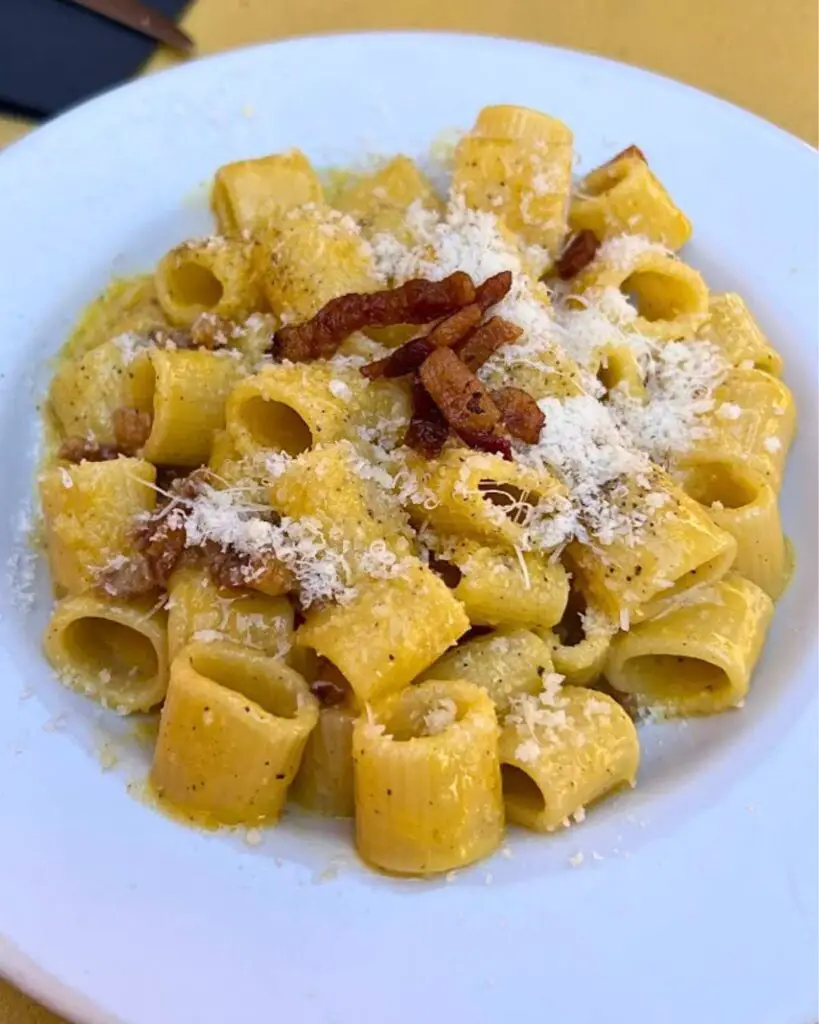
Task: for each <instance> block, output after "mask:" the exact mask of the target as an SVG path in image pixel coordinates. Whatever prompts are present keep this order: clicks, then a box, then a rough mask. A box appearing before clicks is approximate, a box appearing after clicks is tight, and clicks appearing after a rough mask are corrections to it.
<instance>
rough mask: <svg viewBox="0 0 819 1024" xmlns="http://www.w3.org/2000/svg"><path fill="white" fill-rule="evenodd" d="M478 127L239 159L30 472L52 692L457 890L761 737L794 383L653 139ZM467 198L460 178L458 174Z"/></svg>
mask: <svg viewBox="0 0 819 1024" xmlns="http://www.w3.org/2000/svg"><path fill="white" fill-rule="evenodd" d="M573 161H574V154H573V137H572V133H571V131H570V129H569V128H568V127H567V126H566V125H564V124H562V123H561V122H560V121H558V120H555V119H554V118H552V117H549V116H547V115H545V114H541V113H538V112H535V111H532V110H527V109H524V108H521V107H509V106H496V107H487V108H484V109H483V110H481V111H480V113H479V114H478V117H477V120H476V122H475V125H474V127H473V128H472V129H471V130H470V131H469V132H468V133H466V134H465V135H463V136H462V137H461V138H460V140H459V142H458V144H457V146H456V147H455V149H454V152H453V153H452V154H451V157H450V159H449V161H448V166H447V168H446V175H445V179H444V177H441V176H440V175H437V174H436V175H435V176H434V180H433V176H432V175H430V174H427V173H425V170H424V169H423V168H422V166H421V165H420V164H417V163H416V162H414V161H413V160H411V159H409V158H408V157H406V156H403V155H399V156H396V157H394V158H392V159H389V160H384V161H380V162H378V163H373V164H372V166H370V167H368V168H367V169H366V170H358V171H355V172H352V171H348V172H341V171H333V172H329V173H326V174H321V175H319V173H317V171H316V170H315V169H314V168H313V167H312V166H311V165H310V163H309V161H308V159H307V158H306V156H305V155H304V154H302V153H301V152H299V151H297V150H291V151H288V152H284V153H277V154H274V155H270V156H264V157H261V158H257V159H248V160H242V161H239V162H236V163H231V164H228V165H226V166H223V167H221V168H219V169H218V171H217V172H216V175H215V179H214V182H213V186H212V192H211V204H212V208H213V212H214V215H215V218H216V223H217V228H216V233H215V234H213V235H211V236H209V237H206V238H197V239H192V240H188V241H184V242H182V243H181V244H179V245H177V246H176V247H175V248H174V249H172V250H171V251H170V252H168V253H167V254H166V255H164V256H163V257H162V259H161V260H160V261H159V263H158V265H157V266H156V268H155V270H154V271H153V273H151V274H148V275H144V276H140V277H136V278H131V279H128V280H121V281H117V282H115V283H113V284H112V285H111V286H110V287H109V288H108V289H107V290H106V291H105V293H104V294H103V295H102V296H100V297H99V298H98V299H97V300H96V301H95V302H94V303H92V304H91V306H90V307H89V308H88V309H87V310H86V311H85V313H84V314H83V316H82V318H81V320H80V322H79V324H78V325H77V327H76V329H75V331H74V332H73V334H72V336H71V337H70V338H69V340H68V341H67V342H66V344H65V345H64V346H63V348H62V350H61V352H60V355H59V357H58V360H57V363H56V365H55V372H54V375H53V378H52V382H51V387H50V393H49V403H48V409H47V412H46V421H47V422H46V426H47V432H48V436H49V438H50V439H51V440H52V441H53V443H52V444H50V445H49V455H48V457H47V459H46V461H45V463H44V465H43V467H42V468H41V471H40V475H39V490H40V498H41V506H42V518H43V524H44V535H45V540H46V549H47V554H48V560H49V567H50V572H51V578H52V582H53V586H54V590H55V594H56V603H55V606H54V609H53V613H52V615H51V619H50V623H49V625H48V628H47V631H46V635H45V641H44V645H45V653H46V656H47V657H48V659H49V661H50V663H51V664H52V666H53V667H54V669H55V671H56V673H57V674H58V676H59V678H60V680H61V681H62V682H63V683H65V684H66V685H67V686H69V687H71V688H72V689H75V690H78V691H80V692H82V693H84V694H86V695H87V696H88V697H89V698H91V699H93V700H95V701H97V702H99V703H100V704H102V705H103V706H105V707H107V708H110V709H112V710H114V711H117V712H119V713H121V714H131V713H153V714H158V715H159V727H158V736H157V741H156V746H155V750H154V754H153V763H152V767H151V773H150V782H151V786H152V788H153V790H154V792H155V793H156V795H157V797H158V799H159V800H160V802H161V803H163V804H165V805H167V806H168V807H171V808H174V809H176V810H177V811H178V812H181V813H182V814H183V815H185V816H187V817H188V818H190V819H191V820H192V821H195V822H198V823H203V824H212V825H244V826H248V827H252V828H257V827H261V826H263V825H266V824H269V825H272V824H274V823H275V822H276V821H277V820H278V819H279V818H280V815H281V813H282V810H283V808H284V806H285V803H286V802H287V801H292V802H295V803H298V804H301V805H302V806H303V807H306V808H308V809H312V810H313V811H315V812H318V813H321V814H326V815H334V816H342V817H350V818H354V821H355V842H356V847H357V850H358V852H359V854H360V855H361V857H362V858H363V859H364V860H365V861H366V862H367V863H369V864H370V865H372V866H374V867H376V868H378V869H380V870H383V871H387V872H391V873H396V874H409V875H419V874H420V875H426V874H433V873H436V872H447V871H450V870H452V869H455V868H458V867H461V866H463V865H466V864H469V863H472V862H474V861H476V860H478V859H480V858H483V857H486V856H489V855H490V854H492V853H493V851H495V850H496V849H497V848H498V847H499V845H500V844H501V842H502V840H503V837H504V830H505V827H506V823H507V822H510V823H514V824H516V825H520V826H523V827H525V828H528V829H531V830H534V831H536V832H542V833H547V832H552V831H554V830H556V829H560V828H562V827H564V826H567V825H570V824H573V823H577V822H580V821H582V820H583V818H584V817H585V815H586V811H587V809H588V808H589V807H590V806H591V805H593V804H594V803H595V802H597V801H599V800H600V799H602V798H604V797H606V796H608V795H610V794H612V793H614V792H615V791H616V790H618V789H619V788H621V787H623V786H630V785H634V783H635V780H636V776H637V770H638V764H639V760H640V744H639V738H638V729H637V725H638V724H639V722H640V719H641V718H645V717H646V716H649V715H650V716H654V717H660V718H673V717H686V716H694V715H710V714H715V713H719V712H725V711H728V710H730V709H736V708H741V707H742V705H743V702H744V700H745V698H746V695H747V694H748V690H749V685H750V681H751V676H752V673H753V671H754V667H755V664H756V662H757V660H758V658H759V656H760V653H761V651H762V647H763V644H764V640H765V635H766V632H767V629H768V626H769V624H770V621H771V617H772V615H773V609H774V601H775V600H776V599H777V598H778V597H779V595H780V594H781V593H782V591H783V589H784V587H785V584H786V582H787V578H788V572H789V569H788V560H789V559H788V552H787V547H786V542H785V539H784V536H783V532H782V527H781V524H780V517H779V509H778V492H779V489H780V485H781V482H782V475H783V470H784V465H785V458H786V455H787V452H788V448H789V445H790V443H791V440H792V436H793V433H794V428H795V411H794V404H793V400H792V396H791V393H790V391H789V390H788V388H787V387H786V385H785V384H784V383H783V382H782V381H781V380H780V372H781V370H782V361H781V359H780V356H779V354H778V353H777V351H776V350H775V348H774V347H772V346H771V344H770V343H769V342H768V340H767V339H766V337H765V335H764V334H763V332H762V330H761V329H760V327H759V326H758V325H757V323H756V321H755V320H754V317H753V316H752V313H751V312H750V310H749V308H748V306H747V305H746V303H745V301H744V300H743V299H742V298H741V297H740V296H739V295H736V294H732V293H728V294H714V293H712V292H710V291H709V289H708V286H707V285H706V283H705V281H704V280H703V278H702V277H701V275H700V274H699V273H698V272H697V271H696V270H695V269H693V268H692V267H691V266H689V265H688V264H687V263H686V262H685V261H684V260H682V259H680V258H679V256H678V255H677V252H678V250H679V249H680V248H681V247H682V246H683V245H684V244H685V243H686V241H687V240H688V239H689V237H690V235H691V224H690V222H689V220H688V218H687V217H686V216H685V214H684V213H683V212H682V211H681V210H680V209H679V208H678V207H677V206H676V205H675V203H674V201H673V199H672V198H671V197H670V195H669V194H668V193H667V191H666V190H665V188H664V187H663V185H662V184H661V182H660V181H659V180H658V178H657V177H656V176H655V174H654V172H653V171H652V168H651V166H650V163H649V161H648V160H647V158H646V156H645V155H644V154H643V153H642V152H641V151H640V149H638V148H637V147H636V146H630V147H629V148H628V149H626V150H624V151H623V152H621V153H618V154H617V155H615V156H613V157H612V158H611V159H610V160H609V161H608V162H607V163H605V164H603V165H602V166H600V167H597V168H595V169H594V170H592V171H591V172H590V173H588V174H586V175H585V176H583V177H582V178H579V179H578V178H576V177H575V176H574V175H573ZM439 177H440V178H441V180H438V179H439Z"/></svg>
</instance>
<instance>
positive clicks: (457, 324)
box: [361, 303, 482, 380]
mask: <svg viewBox="0 0 819 1024" xmlns="http://www.w3.org/2000/svg"><path fill="white" fill-rule="evenodd" d="M481 315H482V314H481V310H480V307H479V306H477V305H476V304H475V303H472V304H471V305H469V306H464V308H463V309H459V310H458V312H457V313H453V314H452V315H451V316H448V317H446V319H444V320H442V321H441V322H440V323H438V324H436V325H435V326H434V327H433V328H432V330H431V331H430V332H429V334H425V335H424V336H423V337H421V338H413V339H412V340H411V341H408V342H406V343H405V344H404V345H400V346H399V347H398V348H397V349H396V350H395V351H394V352H391V353H390V354H389V355H388V356H385V357H384V358H383V359H377V360H376V361H375V362H374V363H368V364H367V365H366V366H362V367H361V372H362V373H363V374H364V376H365V377H367V378H369V379H370V380H374V379H375V378H376V377H403V376H404V374H406V373H412V372H413V371H415V370H417V369H418V367H419V366H420V365H421V363H423V361H424V360H425V359H426V358H427V356H428V355H429V354H430V353H431V352H432V351H434V350H435V349H436V348H448V347H449V346H451V345H456V344H457V343H458V342H459V341H461V340H462V339H463V338H464V337H466V335H467V334H468V333H469V332H470V331H471V330H472V328H473V327H476V326H477V325H478V324H479V323H480V322H481Z"/></svg>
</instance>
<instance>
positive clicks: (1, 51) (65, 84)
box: [0, 0, 188, 120]
mask: <svg viewBox="0 0 819 1024" xmlns="http://www.w3.org/2000/svg"><path fill="white" fill-rule="evenodd" d="M147 3H148V5H149V6H151V7H153V8H154V9H155V10H157V11H160V12H162V13H163V14H165V15H167V16H168V17H171V18H177V17H178V16H179V15H180V14H181V13H182V11H184V9H185V7H186V6H187V4H188V0H147ZM156 45H157V44H156V43H154V42H153V41H152V40H151V39H148V38H147V37H146V36H144V35H142V34H140V33H139V32H136V31H134V30H133V29H130V28H125V27H124V26H123V25H118V24H116V23H115V22H113V21H111V20H109V19H108V18H105V17H103V16H102V15H100V14H95V13H93V12H92V11H88V10H85V9H83V8H82V7H79V6H77V5H76V4H74V3H72V2H68V0H0V112H3V113H11V114H14V113H18V114H22V115H23V116H28V117H32V118H34V119H35V120H38V119H44V118H47V117H51V116H53V115H55V114H59V113H61V112H62V111H63V110H66V109H67V108H68V107H72V106H74V105H75V104H76V103H79V102H81V101H82V100H84V99H89V98H90V97H91V96H94V95H96V94H97V93H99V92H103V91H105V90H106V89H109V88H111V87H113V86H115V85H119V84H120V83H122V82H124V81H126V80H127V79H129V78H131V77H132V76H133V75H134V74H136V72H137V71H138V70H139V69H140V67H141V66H142V65H143V64H144V63H145V61H147V60H148V58H149V57H150V56H151V54H152V53H153V52H154V50H155V49H156Z"/></svg>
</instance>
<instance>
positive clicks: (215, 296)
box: [165, 263, 225, 309]
mask: <svg viewBox="0 0 819 1024" xmlns="http://www.w3.org/2000/svg"><path fill="white" fill-rule="evenodd" d="M165 283H166V287H167V289H168V295H169V298H170V301H171V302H173V303H174V304H175V305H177V306H201V307H202V309H213V307H214V306H217V305H218V304H219V302H220V300H221V298H222V296H223V295H224V293H225V289H224V285H223V284H222V282H221V281H220V280H219V278H218V277H217V276H216V274H214V272H213V271H212V270H211V269H209V268H208V267H203V266H200V265H199V264H197V263H180V264H179V265H178V266H176V267H174V268H173V269H172V270H171V271H169V273H168V275H167V277H166V279H165Z"/></svg>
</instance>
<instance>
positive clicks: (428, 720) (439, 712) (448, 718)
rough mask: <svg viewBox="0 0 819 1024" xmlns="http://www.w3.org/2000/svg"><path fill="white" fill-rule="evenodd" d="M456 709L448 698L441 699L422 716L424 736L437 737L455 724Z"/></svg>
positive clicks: (453, 702)
mask: <svg viewBox="0 0 819 1024" xmlns="http://www.w3.org/2000/svg"><path fill="white" fill-rule="evenodd" d="M457 715H458V707H457V705H456V703H455V701H454V700H452V699H451V698H450V697H441V698H439V699H438V700H437V701H436V703H435V704H434V705H433V706H432V707H431V708H430V709H429V711H427V712H425V714H424V731H423V733H422V735H424V736H437V735H438V734H439V733H442V732H444V730H445V729H448V728H449V727H450V725H452V724H453V723H454V722H455V719H456V718H457Z"/></svg>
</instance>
